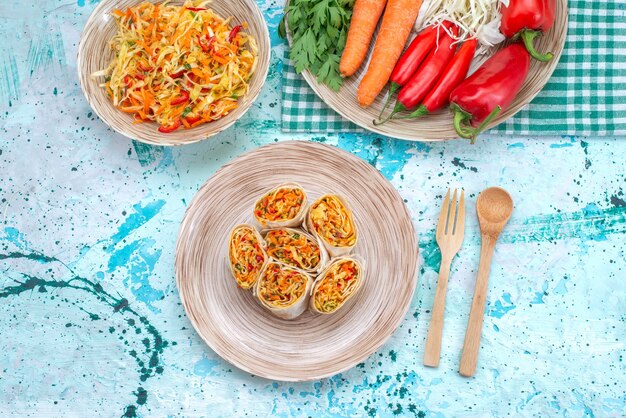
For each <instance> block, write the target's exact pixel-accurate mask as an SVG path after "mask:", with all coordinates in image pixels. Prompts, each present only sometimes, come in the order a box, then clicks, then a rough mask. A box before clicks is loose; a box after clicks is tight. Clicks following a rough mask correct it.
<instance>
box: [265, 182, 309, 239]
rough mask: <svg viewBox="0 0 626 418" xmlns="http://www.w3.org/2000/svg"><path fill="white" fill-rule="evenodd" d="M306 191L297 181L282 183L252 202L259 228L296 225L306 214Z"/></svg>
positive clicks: (300, 222)
mask: <svg viewBox="0 0 626 418" xmlns="http://www.w3.org/2000/svg"><path fill="white" fill-rule="evenodd" d="M306 206H307V198H306V192H305V191H304V189H303V188H302V186H300V185H299V184H297V183H284V184H280V185H278V186H276V187H274V188H273V189H272V190H270V191H269V192H267V193H265V194H264V195H263V196H261V198H260V199H259V200H257V201H256V203H255V204H254V220H255V221H256V222H257V223H258V224H259V225H260V226H261V228H280V227H287V228H289V227H298V226H300V225H302V222H303V221H304V216H305V215H306Z"/></svg>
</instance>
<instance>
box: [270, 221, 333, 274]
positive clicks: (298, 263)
mask: <svg viewBox="0 0 626 418" xmlns="http://www.w3.org/2000/svg"><path fill="white" fill-rule="evenodd" d="M265 242H266V243H267V255H269V256H270V257H272V258H273V259H275V260H278V261H280V262H281V263H284V264H287V265H290V266H293V267H296V268H299V269H301V270H304V271H312V270H316V269H318V268H319V267H320V265H321V264H322V262H323V261H322V260H323V256H322V250H320V247H319V245H318V244H317V242H316V240H315V239H314V238H313V237H311V236H310V235H308V234H305V233H304V232H302V231H300V230H297V229H289V228H280V229H271V230H269V231H268V232H267V234H266V235H265Z"/></svg>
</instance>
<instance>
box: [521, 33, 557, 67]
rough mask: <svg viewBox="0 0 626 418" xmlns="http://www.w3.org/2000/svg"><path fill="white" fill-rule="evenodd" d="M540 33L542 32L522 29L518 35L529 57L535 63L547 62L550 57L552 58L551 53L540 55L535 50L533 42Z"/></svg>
mask: <svg viewBox="0 0 626 418" xmlns="http://www.w3.org/2000/svg"><path fill="white" fill-rule="evenodd" d="M541 33H542V32H541V31H538V30H530V29H524V30H523V31H522V32H521V33H520V36H521V37H522V41H524V45H525V46H526V50H527V51H528V53H529V54H530V56H531V57H533V58H534V59H536V60H537V61H541V62H547V61H550V60H551V59H552V57H554V54H552V52H546V53H545V54H541V53H540V52H538V51H537V50H536V49H535V44H534V40H535V38H536V37H537V36H541Z"/></svg>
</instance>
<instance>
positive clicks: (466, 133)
mask: <svg viewBox="0 0 626 418" xmlns="http://www.w3.org/2000/svg"><path fill="white" fill-rule="evenodd" d="M450 108H451V109H452V111H453V112H454V130H455V131H456V133H457V134H458V135H459V136H460V137H461V138H467V139H469V140H471V143H472V144H473V143H475V142H476V137H477V136H478V134H480V133H481V132H482V131H483V130H484V129H485V128H486V127H487V125H489V123H491V121H492V120H493V119H494V118H495V117H496V116H498V114H499V113H500V111H501V110H502V108H501V107H500V106H496V108H495V109H493V110H492V111H491V113H490V114H489V116H487V117H486V118H485V120H484V121H483V123H481V124H480V125H479V126H478V128H472V127H470V126H467V124H466V122H468V121H469V120H470V119H472V115H471V114H470V113H468V112H466V111H465V110H463V109H461V107H460V106H459V105H457V104H455V103H453V104H452V105H451V106H450Z"/></svg>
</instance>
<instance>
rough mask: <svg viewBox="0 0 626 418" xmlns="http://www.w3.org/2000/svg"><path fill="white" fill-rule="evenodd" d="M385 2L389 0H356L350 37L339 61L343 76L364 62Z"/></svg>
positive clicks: (354, 70)
mask: <svg viewBox="0 0 626 418" xmlns="http://www.w3.org/2000/svg"><path fill="white" fill-rule="evenodd" d="M385 4H387V0H356V2H355V3H354V9H352V19H350V29H349V30H348V39H347V40H346V47H345V48H344V50H343V53H342V54H341V62H340V63H339V72H340V73H341V75H342V76H344V77H350V76H351V75H352V74H354V73H355V72H356V71H357V70H358V69H359V67H360V66H361V64H363V60H364V59H365V56H366V55H367V51H368V49H369V47H370V42H371V41H372V35H374V31H375V30H376V25H378V19H380V15H382V14H383V10H384V9H385Z"/></svg>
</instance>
